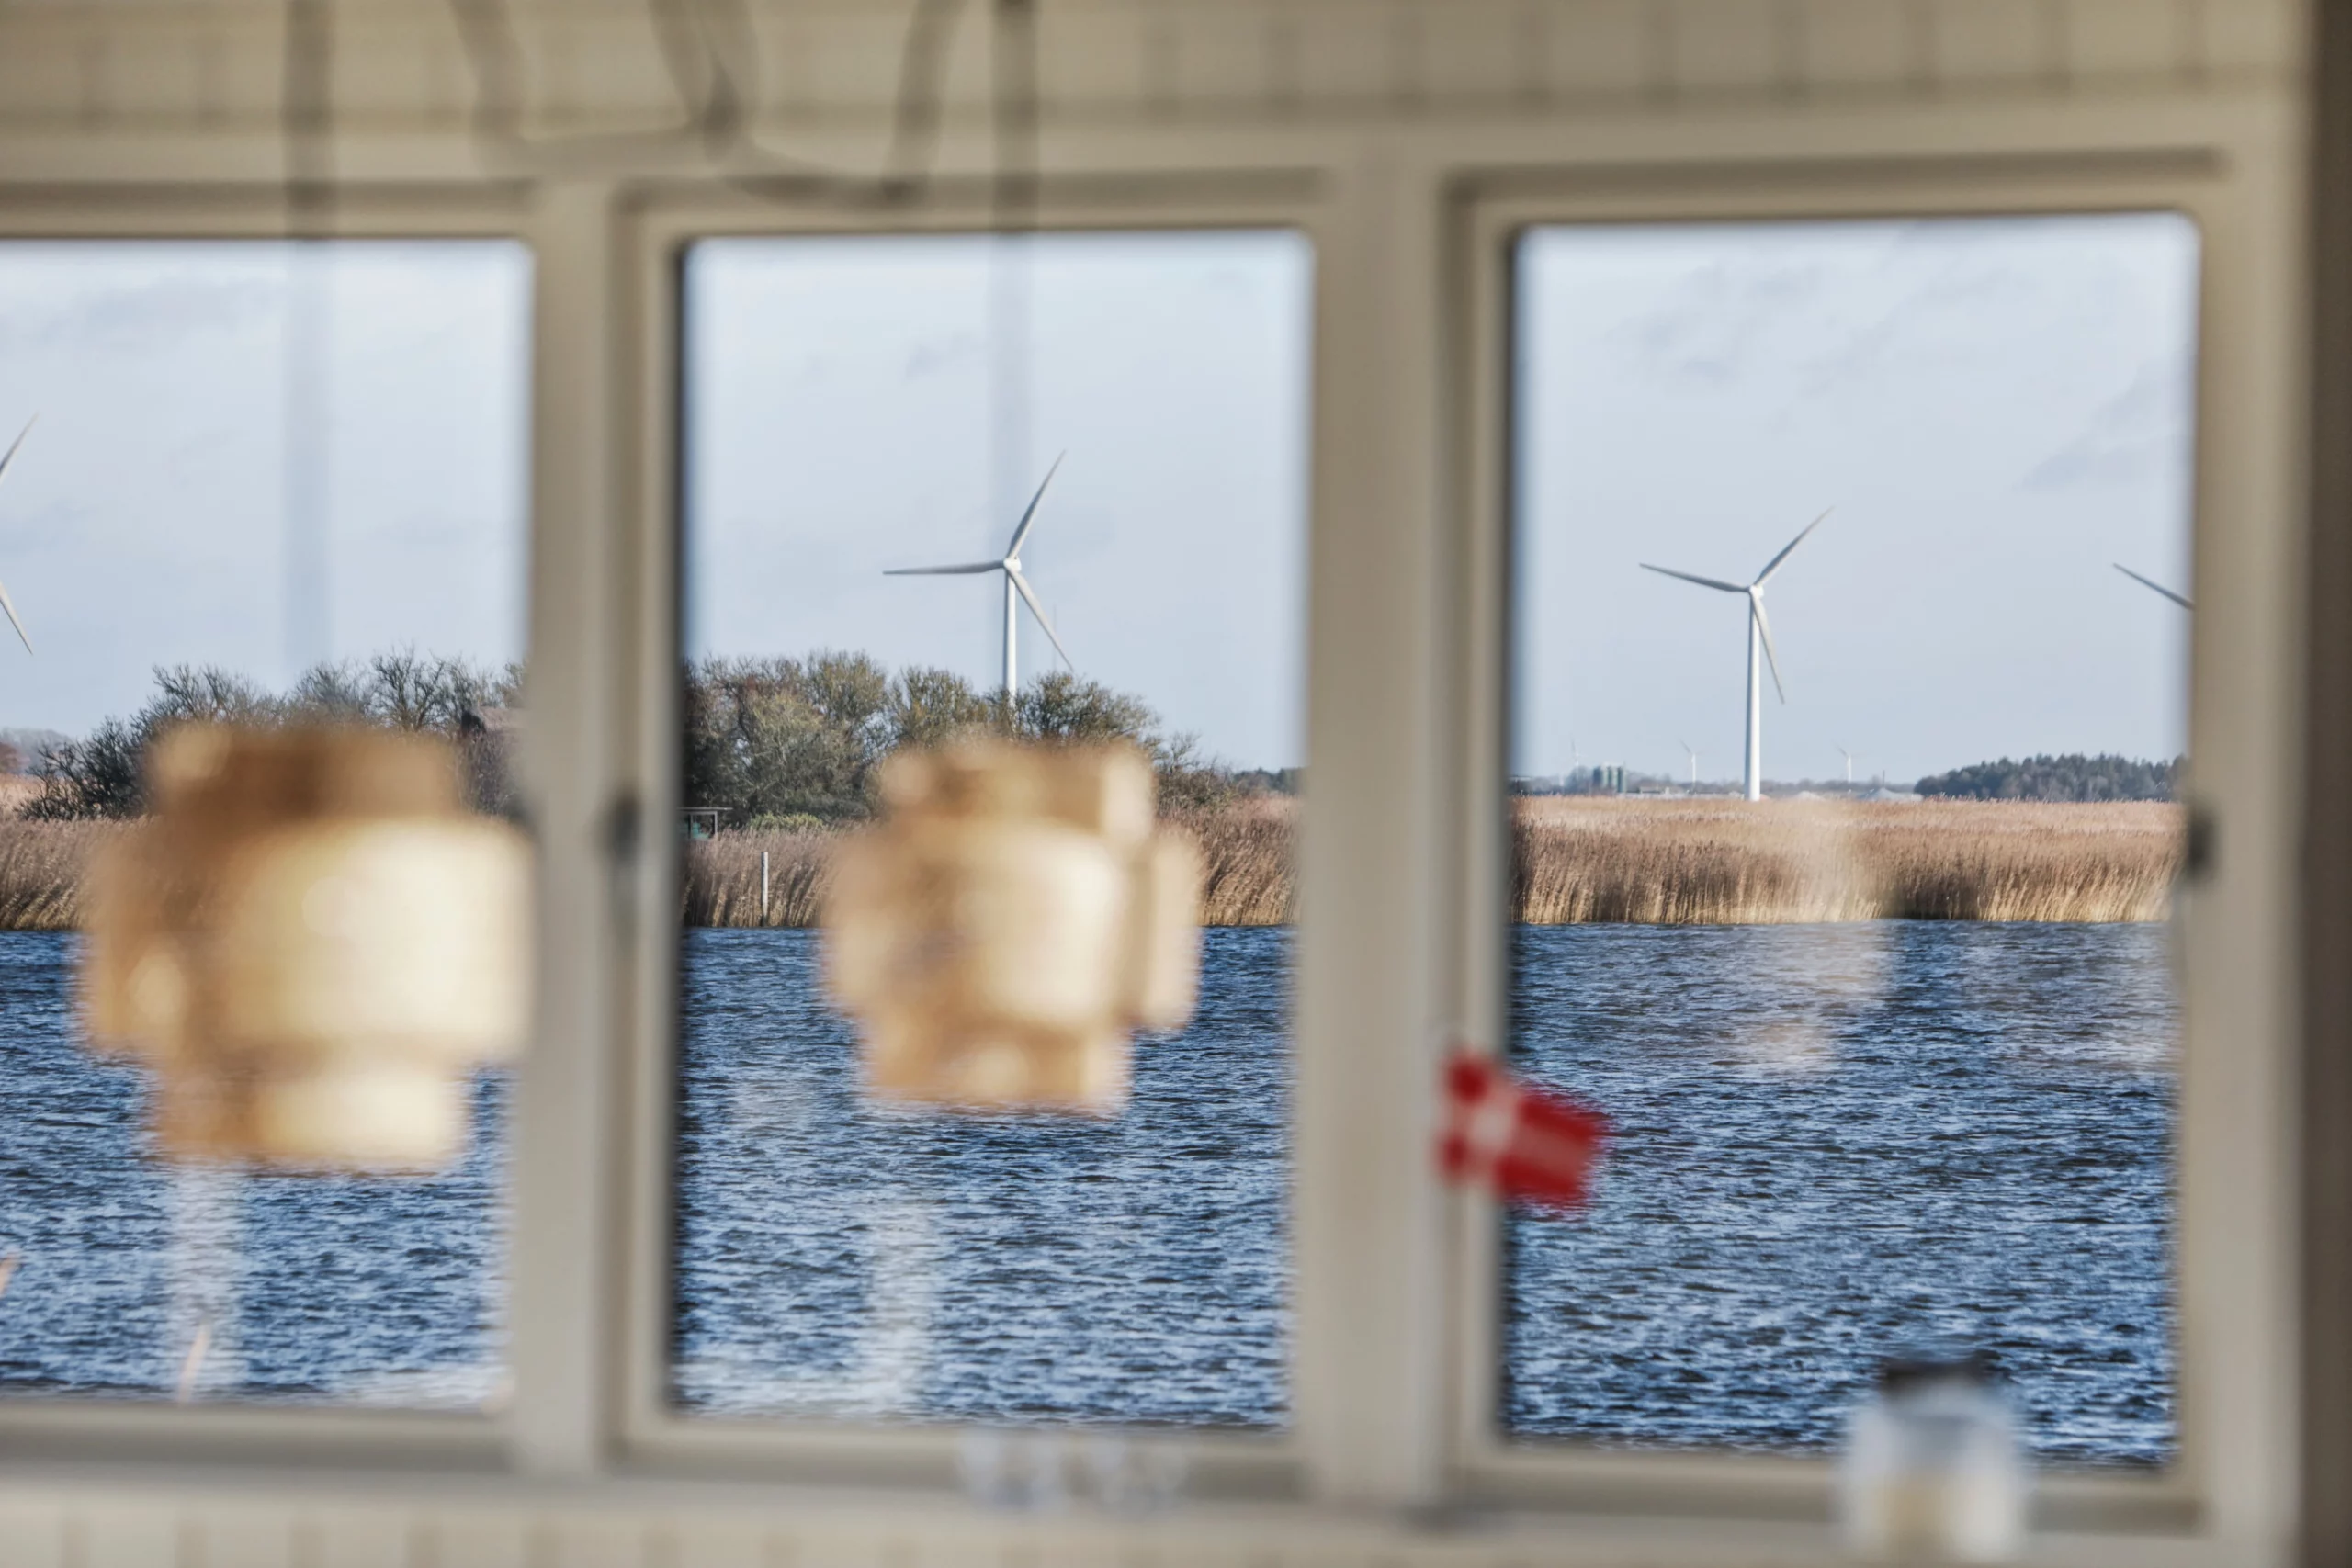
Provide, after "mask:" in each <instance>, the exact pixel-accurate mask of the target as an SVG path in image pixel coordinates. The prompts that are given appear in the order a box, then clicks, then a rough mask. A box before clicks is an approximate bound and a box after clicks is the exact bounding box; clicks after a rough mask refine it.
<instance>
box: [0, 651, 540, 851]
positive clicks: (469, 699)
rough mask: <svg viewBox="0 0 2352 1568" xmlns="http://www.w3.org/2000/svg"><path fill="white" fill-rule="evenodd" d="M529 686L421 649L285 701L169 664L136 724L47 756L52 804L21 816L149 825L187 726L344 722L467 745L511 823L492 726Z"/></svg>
mask: <svg viewBox="0 0 2352 1568" xmlns="http://www.w3.org/2000/svg"><path fill="white" fill-rule="evenodd" d="M521 687H522V671H521V668H520V666H516V665H509V666H508V667H507V668H506V669H505V670H504V671H503V672H500V673H497V674H492V672H490V671H485V670H481V669H479V668H477V667H475V666H473V665H470V664H468V663H467V662H465V660H459V659H445V658H440V657H437V656H432V655H420V654H418V653H417V652H416V651H415V650H414V649H406V650H402V651H400V652H394V653H380V654H378V655H377V656H376V657H375V658H374V659H372V660H369V661H368V663H367V664H366V665H365V666H364V667H363V666H357V665H352V664H321V665H317V666H314V667H313V668H311V670H309V671H305V672H304V673H303V675H302V677H301V679H300V680H299V681H297V682H295V683H294V687H293V690H291V691H290V692H288V693H287V694H285V695H283V696H273V695H272V694H269V693H268V692H266V691H264V690H263V689H262V688H260V687H259V686H256V685H254V683H253V682H251V681H248V680H246V679H245V678H244V677H243V676H242V675H234V674H231V673H230V672H229V671H225V670H220V669H216V668H214V667H211V666H209V665H208V666H203V667H200V668H199V667H198V666H194V665H187V664H175V665H159V666H158V667H157V668H156V670H155V694H154V695H153V697H151V698H149V699H148V701H147V704H146V705H145V706H143V707H141V709H140V710H139V711H138V712H137V713H136V714H133V715H132V716H130V717H129V718H109V719H107V720H106V721H105V722H104V723H103V724H100V725H99V726H98V727H97V728H96V729H94V730H92V731H91V732H90V733H89V735H88V736H87V737H85V739H80V740H65V741H62V742H59V743H57V744H54V745H51V746H50V747H48V748H47V749H46V750H45V751H44V752H43V753H42V756H41V758H40V762H39V764H38V766H37V770H36V771H37V772H38V773H40V781H41V788H40V794H39V795H36V796H34V797H33V799H32V800H31V801H29V802H28V803H27V804H26V806H25V808H24V809H23V811H21V812H20V813H18V815H19V816H22V817H28V818H36V819H43V820H50V821H62V820H72V819H76V818H123V817H136V816H138V815H139V814H140V813H141V811H143V810H145V809H146V793H145V782H144V780H143V778H142V776H141V773H142V767H143V763H144V760H145V757H146V754H147V748H148V747H149V746H150V745H151V744H153V741H154V740H155V739H156V738H157V737H158V736H160V735H162V734H163V733H164V730H166V729H168V728H171V727H172V726H174V725H175V724H189V723H218V724H262V725H270V724H294V723H319V722H334V723H345V724H370V725H380V726H383V727H385V728H393V729H404V730H411V731H419V732H429V733H435V734H441V735H446V736H447V737H449V738H450V739H452V740H453V741H456V742H457V743H458V751H459V757H460V761H461V762H462V764H463V769H464V784H465V789H466V793H467V795H468V797H469V803H470V804H471V805H472V806H473V807H474V808H475V809H476V810H480V811H489V812H495V813H499V814H502V815H509V816H511V815H513V814H514V813H515V810H516V806H515V788H514V783H513V780H512V777H511V772H512V770H511V768H510V767H509V765H508V764H509V759H508V745H507V732H508V730H509V729H510V728H511V727H509V726H506V725H503V724H502V725H500V726H498V727H496V728H492V726H491V725H489V724H487V723H485V722H484V719H483V715H484V714H485V713H499V712H503V710H505V709H507V708H510V707H512V706H513V705H514V703H515V699H516V698H517V697H519V695H520V694H521Z"/></svg>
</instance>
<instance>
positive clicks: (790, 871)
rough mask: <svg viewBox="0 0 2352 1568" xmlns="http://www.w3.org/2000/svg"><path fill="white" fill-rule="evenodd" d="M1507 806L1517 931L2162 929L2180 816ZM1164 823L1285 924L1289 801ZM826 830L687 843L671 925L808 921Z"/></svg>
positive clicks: (2093, 809) (1210, 903)
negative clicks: (2153, 925) (1901, 926)
mask: <svg viewBox="0 0 2352 1568" xmlns="http://www.w3.org/2000/svg"><path fill="white" fill-rule="evenodd" d="M1513 805H1514V809H1513V812H1512V818H1513V820H1512V840H1513V850H1514V856H1513V861H1514V864H1513V868H1512V894H1513V897H1512V911H1511V912H1512V916H1513V919H1512V923H1513V924H1517V925H1814V924H1842V923H1849V922H1854V921H1862V920H1884V919H1929V920H1998V921H2024V922H2033V923H2050V924H2054V923H2098V924H2107V923H2118V922H2123V923H2138V922H2145V921H2154V920H2161V919H2165V916H2166V915H2167V914H2168V913H2169V912H2170V908H2171V902H2172V881H2173V877H2174V875H2175V874H2177V871H2178V869H2179V864H2180V860H2181V853H2182V842H2183V838H2184V835H2185V827H2184V822H2185V818H2184V816H2183V813H2182V811H2181V808H2180V807H2178V806H2177V805H2174V804H2172V803H2169V802H2157V801H2150V802H2137V801H2134V802H2120V803H2112V804H2095V805H2075V804H2061V803H2049V802H2039V801H1934V802H1922V803H1918V804H1912V803H1908V802H1903V803H1893V802H1845V801H1771V802H1766V803H1764V805H1763V806H1762V807H1754V806H1750V805H1748V804H1747V803H1746V802H1743V801H1730V800H1724V799H1720V798H1712V799H1711V798H1700V799H1680V800H1672V799H1668V800H1657V799H1643V798H1639V797H1623V796H1616V797H1611V796H1584V797H1577V796H1541V797H1522V798H1520V799H1518V800H1516V801H1515V802H1514V803H1513ZM1170 821H1171V822H1173V823H1174V824H1175V825H1176V826H1179V827H1182V828H1183V829H1186V830H1187V831H1189V832H1191V833H1192V834H1193V837H1194V838H1195V839H1196V840H1198V841H1199V843H1200V846H1201V852H1202V863H1203V870H1204V875H1203V897H1202V911H1201V912H1202V921H1201V923H1202V924H1203V925H1206V926H1221V927H1222V926H1276V925H1287V924H1290V923H1292V921H1293V920H1294V919H1295V905H1296V897H1297V890H1296V886H1295V880H1294V878H1293V876H1292V874H1291V865H1292V846H1293V841H1294V839H1295V827H1296V803H1295V802H1294V801H1291V800H1288V799H1285V798H1281V797H1259V798H1255V799H1250V800H1245V801H1241V802H1238V803H1237V804H1235V805H1233V806H1231V807H1225V808H1223V809H1220V810H1217V811H1213V812H1195V813H1178V814H1175V815H1173V816H1172V817H1171V818H1170ZM839 831H840V830H839V829H812V830H807V831H800V832H752V831H742V830H738V831H733V832H723V833H720V834H719V835H718V837H716V838H714V839H708V840H695V841H694V842H692V843H690V844H688V845H687V846H686V853H685V857H684V860H685V863H684V876H683V878H682V883H681V887H680V914H681V916H682V918H683V919H684V923H685V924H687V925H689V926H721V927H758V926H762V925H767V926H775V927H786V928H791V927H804V926H809V925H813V924H815V923H816V922H817V913H818V910H819V908H820V905H821V901H822V897H823V884H824V855H825V851H826V847H827V846H828V845H830V844H831V842H832V841H833V840H834V839H835V837H837V835H838V833H839ZM763 850H765V851H766V852H768V856H769V878H770V902H769V908H768V914H767V918H766V919H762V918H761V915H760V909H759V876H760V869H759V864H760V852H762V851H763Z"/></svg>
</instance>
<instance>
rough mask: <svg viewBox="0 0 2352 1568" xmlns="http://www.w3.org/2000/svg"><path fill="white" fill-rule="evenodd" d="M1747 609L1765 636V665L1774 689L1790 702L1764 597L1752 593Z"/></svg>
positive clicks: (1783, 699)
mask: <svg viewBox="0 0 2352 1568" xmlns="http://www.w3.org/2000/svg"><path fill="white" fill-rule="evenodd" d="M1747 607H1748V609H1749V611H1750V612H1751V613H1752V614H1754V615H1755V616H1756V629H1757V630H1758V631H1759V632H1762V633H1763V634H1764V663H1765V665H1766V666H1767V667H1768V668H1769V669H1770V671H1772V689H1773V690H1774V691H1776V692H1778V693H1780V694H1781V701H1782V702H1784V703H1785V702H1787V701H1788V700H1789V689H1788V688H1787V687H1786V686H1783V685H1782V684H1781V656H1780V654H1779V653H1778V652H1777V651H1775V650H1774V649H1773V647H1772V623H1771V622H1770V620H1769V619H1767V618H1766V617H1765V615H1764V596H1763V595H1762V594H1760V593H1750V594H1749V595H1748V596H1747Z"/></svg>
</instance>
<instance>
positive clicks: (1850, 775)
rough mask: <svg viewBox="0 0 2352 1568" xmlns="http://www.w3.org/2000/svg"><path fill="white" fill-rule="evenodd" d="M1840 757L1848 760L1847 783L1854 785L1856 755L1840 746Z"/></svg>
mask: <svg viewBox="0 0 2352 1568" xmlns="http://www.w3.org/2000/svg"><path fill="white" fill-rule="evenodd" d="M1838 755H1839V756H1840V757H1843V758H1845V759H1846V782H1847V783H1848V784H1852V783H1853V782H1854V754H1853V753H1852V752H1851V751H1849V750H1846V748H1844V747H1843V746H1840V747H1838Z"/></svg>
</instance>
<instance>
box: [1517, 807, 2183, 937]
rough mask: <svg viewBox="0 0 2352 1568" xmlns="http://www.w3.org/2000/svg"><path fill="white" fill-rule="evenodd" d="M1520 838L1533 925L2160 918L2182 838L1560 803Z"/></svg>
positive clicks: (2121, 812)
mask: <svg viewBox="0 0 2352 1568" xmlns="http://www.w3.org/2000/svg"><path fill="white" fill-rule="evenodd" d="M1514 829H1515V831H1514V834H1513V838H1514V849H1515V854H1514V856H1513V860H1514V872H1515V878H1514V880H1515V883H1516V892H1517V895H1518V909H1517V914H1518V918H1519V919H1521V920H1522V921H1524V922H1526V923H1528V924H1532V925H1566V924H1572V923H1576V922H1580V921H1589V920H1619V921H1628V922H1635V923H1642V924H1659V925H1685V924H1700V925H1764V924H1793V923H1804V922H1811V921H1826V920H1868V919H1931V920H1933V919H1943V920H2086V921H2115V920H2156V919H2163V918H2164V916H2165V909H2166V908H2167V907H2168V904H2169V901H2170V890H2171V884H2172V878H2173V874H2174V872H2175V870H2176V869H2177V866H2178V864H2179V861H2180V852H2181V839H2182V818H2181V814H2180V810H2179V808H2178V807H2175V806H2171V805H2166V804H2160V803H2131V804H2118V805H2102V806H2074V805H2057V804H2044V803H2038V802H2019V801H1934V802H1921V803H1917V804H1911V803H1906V802H1859V801H1857V802H1845V801H1802V800H1801V801H1771V802H1767V803H1765V804H1762V805H1760V806H1751V805H1748V804H1747V803H1746V802H1741V801H1716V800H1704V799H1702V800H1639V799H1618V798H1593V799H1577V798H1566V797H1562V798H1552V799H1541V800H1525V801H1521V803H1520V809H1519V811H1518V812H1517V813H1516V817H1515V821H1514Z"/></svg>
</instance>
